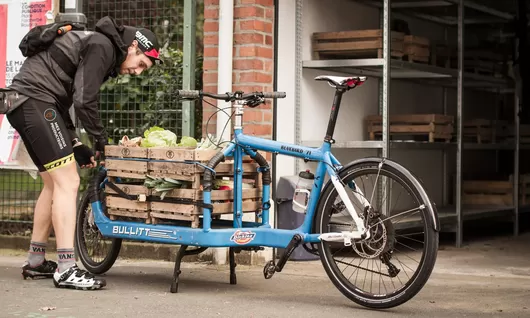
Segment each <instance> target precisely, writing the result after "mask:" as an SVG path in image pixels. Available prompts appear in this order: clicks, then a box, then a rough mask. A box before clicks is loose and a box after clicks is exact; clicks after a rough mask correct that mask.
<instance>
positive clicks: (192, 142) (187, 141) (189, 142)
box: [178, 136, 197, 148]
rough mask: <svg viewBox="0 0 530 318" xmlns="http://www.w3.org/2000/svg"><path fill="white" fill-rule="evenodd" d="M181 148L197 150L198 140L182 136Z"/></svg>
mask: <svg viewBox="0 0 530 318" xmlns="http://www.w3.org/2000/svg"><path fill="white" fill-rule="evenodd" d="M178 145H179V147H190V148H197V140H196V139H195V138H193V137H189V136H182V139H181V140H180V144H178Z"/></svg>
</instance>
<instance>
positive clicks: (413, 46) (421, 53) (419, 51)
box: [403, 35, 431, 63]
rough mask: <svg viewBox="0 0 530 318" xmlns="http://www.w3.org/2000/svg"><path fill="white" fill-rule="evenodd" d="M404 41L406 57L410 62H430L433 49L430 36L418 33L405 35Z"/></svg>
mask: <svg viewBox="0 0 530 318" xmlns="http://www.w3.org/2000/svg"><path fill="white" fill-rule="evenodd" d="M403 43H404V57H405V59H407V60H408V61H409V62H423V63H429V61H430V56H431V50H430V42H429V39H428V38H425V37H420V36H416V35H405V36H404V38H403Z"/></svg>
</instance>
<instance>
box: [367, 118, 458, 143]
mask: <svg viewBox="0 0 530 318" xmlns="http://www.w3.org/2000/svg"><path fill="white" fill-rule="evenodd" d="M389 121H390V123H389V130H390V132H389V133H390V136H391V137H397V136H419V137H423V138H422V139H425V137H426V138H427V140H428V141H429V142H434V141H436V140H440V139H441V140H444V141H446V142H449V141H451V138H452V133H453V122H454V117H453V116H448V115H440V114H411V115H391V116H389ZM366 123H367V130H368V134H369V138H370V140H375V139H376V136H379V135H381V134H382V132H383V119H382V116H381V115H371V116H368V117H366Z"/></svg>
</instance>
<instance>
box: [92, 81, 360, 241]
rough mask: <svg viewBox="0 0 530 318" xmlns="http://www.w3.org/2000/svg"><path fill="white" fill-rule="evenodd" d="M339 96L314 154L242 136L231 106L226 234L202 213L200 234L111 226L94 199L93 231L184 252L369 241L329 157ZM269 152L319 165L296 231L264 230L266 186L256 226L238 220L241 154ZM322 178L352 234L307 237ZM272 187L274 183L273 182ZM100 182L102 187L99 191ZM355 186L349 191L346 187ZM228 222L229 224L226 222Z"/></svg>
mask: <svg viewBox="0 0 530 318" xmlns="http://www.w3.org/2000/svg"><path fill="white" fill-rule="evenodd" d="M343 93H344V92H343V91H339V90H337V93H336V94H335V98H334V104H333V107H332V113H331V116H330V122H329V125H328V130H327V134H326V138H325V140H324V141H323V143H322V145H321V146H320V147H319V148H310V147H305V146H300V145H296V144H290V143H285V142H280V141H274V140H268V139H263V138H259V137H253V136H249V135H245V134H244V133H243V129H242V114H243V105H241V104H239V103H236V105H235V115H236V117H235V126H234V139H233V140H232V141H231V142H230V144H229V145H227V146H226V147H225V148H224V149H223V150H221V152H222V153H223V155H224V156H225V158H226V157H233V158H234V187H233V191H234V213H233V221H232V227H231V228H220V229H218V228H212V220H211V211H210V209H208V208H203V222H202V228H191V227H186V226H179V225H161V224H156V225H155V224H144V223H139V222H125V221H112V220H110V219H109V218H107V217H106V216H105V214H104V213H103V210H102V204H101V202H99V201H97V200H96V199H93V201H91V206H92V211H93V214H94V219H95V223H96V225H97V227H98V228H99V230H100V232H101V234H102V235H103V236H104V237H109V238H122V239H132V240H140V241H149V242H157V243H169V244H179V245H188V246H202V247H236V246H239V247H241V246H263V247H277V248H286V247H287V245H288V244H289V242H291V240H292V239H293V237H294V236H295V235H297V234H298V235H300V237H301V238H302V243H318V242H320V241H321V240H326V241H344V243H345V245H351V241H352V240H353V239H358V238H361V237H369V231H366V229H365V227H364V224H363V220H362V219H361V218H360V217H359V216H358V214H357V213H356V212H355V210H354V208H353V205H352V203H351V201H350V199H349V198H348V196H347V193H346V190H345V189H344V186H343V185H342V183H341V181H340V180H339V179H338V175H337V171H338V170H340V168H342V165H341V164H340V162H339V161H338V160H337V159H336V158H335V156H333V154H332V153H331V144H332V136H333V130H334V127H335V123H336V120H337V113H338V108H339V106H340V99H341V96H342V94H343ZM260 150H261V151H265V152H272V153H277V154H281V155H286V156H291V157H297V158H301V159H304V160H309V161H314V162H318V165H317V169H316V173H315V181H314V184H313V187H312V189H311V193H310V198H309V202H308V206H307V210H306V215H305V217H304V221H303V223H302V225H301V226H299V227H298V228H296V229H290V230H287V229H275V228H271V226H270V224H269V207H270V204H267V203H268V202H269V200H270V185H269V184H264V185H263V188H262V202H263V203H262V210H261V214H260V217H261V222H244V221H243V220H242V218H243V213H241V211H242V171H243V168H242V167H243V163H242V158H243V155H244V154H245V153H246V154H248V155H250V156H251V157H254V156H255V155H256V151H260ZM326 174H328V175H329V176H330V179H331V182H332V183H333V185H334V186H335V189H336V190H337V192H338V194H339V196H340V197H341V199H342V200H343V202H344V203H345V205H346V208H347V210H348V211H349V213H350V215H351V216H352V217H353V219H354V221H355V223H356V225H357V227H356V230H355V231H352V232H342V233H326V234H323V235H321V234H318V233H311V230H312V229H311V227H312V225H313V219H314V217H315V213H316V210H317V206H318V202H319V199H320V194H321V191H322V189H323V186H324V179H325V177H326ZM273 181H274V180H273ZM104 185H105V182H103V184H101V185H100V186H101V187H104ZM352 186H353V187H354V185H350V187H352ZM210 194H211V192H210V191H208V190H206V189H205V191H203V202H204V203H205V204H210V203H211V197H210ZM355 195H356V196H357V198H358V199H360V200H361V202H363V204H364V206H365V207H366V206H369V203H368V202H367V201H366V199H364V197H363V196H362V195H358V194H355ZM214 222H216V223H217V224H223V223H224V225H225V226H226V225H227V224H226V223H227V220H215V221H214ZM228 222H230V221H228Z"/></svg>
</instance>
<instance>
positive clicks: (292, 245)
mask: <svg viewBox="0 0 530 318" xmlns="http://www.w3.org/2000/svg"><path fill="white" fill-rule="evenodd" d="M302 241H303V239H302V236H300V234H295V235H294V236H293V238H292V239H291V241H290V242H289V244H288V245H287V247H286V248H285V251H284V252H283V255H282V256H281V257H280V260H279V261H278V264H275V263H274V260H271V261H269V262H267V264H265V267H264V268H263V275H264V276H265V279H270V278H272V275H274V273H276V272H281V271H282V269H283V267H284V266H285V263H287V260H289V257H291V254H293V252H294V250H295V249H296V248H297V247H298V246H299V245H300V244H301V243H302Z"/></svg>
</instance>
